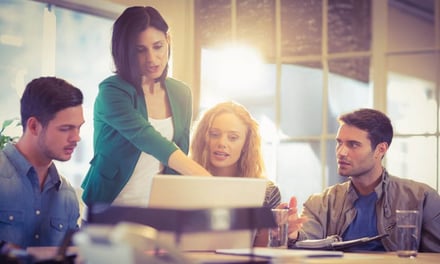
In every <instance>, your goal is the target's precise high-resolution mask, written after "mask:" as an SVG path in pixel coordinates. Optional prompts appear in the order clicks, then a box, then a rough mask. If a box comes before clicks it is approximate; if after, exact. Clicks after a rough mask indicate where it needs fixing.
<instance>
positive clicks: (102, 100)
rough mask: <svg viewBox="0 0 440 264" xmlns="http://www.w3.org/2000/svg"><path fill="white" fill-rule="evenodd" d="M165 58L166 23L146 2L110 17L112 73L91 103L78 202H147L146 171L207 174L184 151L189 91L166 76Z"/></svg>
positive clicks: (167, 50) (167, 43)
mask: <svg viewBox="0 0 440 264" xmlns="http://www.w3.org/2000/svg"><path fill="white" fill-rule="evenodd" d="M169 55H170V36H169V34H168V25H167V23H166V22H165V20H164V19H163V17H162V16H161V15H160V14H159V12H158V11H157V10H156V9H154V8H153V7H149V6H147V7H141V6H135V7H129V8H127V9H126V10H125V11H124V12H123V13H122V14H121V15H120V16H119V18H118V19H117V20H116V21H115V23H114V25H113V35H112V56H113V61H114V64H115V68H116V72H115V73H116V74H115V75H113V76H110V77H108V78H107V79H105V80H104V81H102V82H101V83H100V85H99V92H98V95H97V97H96V100H95V105H94V145H93V148H94V157H93V159H92V160H91V162H90V168H89V171H88V172H87V175H86V177H85V179H84V181H83V183H82V188H83V189H84V192H83V196H82V198H83V200H84V202H85V204H86V205H89V206H90V205H91V204H96V203H104V204H110V203H117V204H122V205H138V206H143V205H148V199H149V190H150V187H151V179H152V177H153V175H156V174H160V173H164V174H177V173H180V174H191V175H210V174H209V173H208V172H207V171H206V170H205V169H204V168H203V167H201V166H200V165H199V164H197V163H196V162H194V161H193V160H191V159H190V158H188V157H187V156H186V154H187V153H188V147H189V129H190V125H191V118H192V97H191V90H190V89H189V87H187V86H186V85H185V84H183V83H182V82H180V81H178V80H175V79H172V78H169V77H167V70H168V59H169Z"/></svg>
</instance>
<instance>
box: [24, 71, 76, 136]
mask: <svg viewBox="0 0 440 264" xmlns="http://www.w3.org/2000/svg"><path fill="white" fill-rule="evenodd" d="M82 103H83V94H82V92H81V90H80V89H78V88H76V87H75V86H73V85H72V84H70V83H68V82H66V81H65V80H63V79H59V78H56V77H40V78H37V79H33V80H32V81H31V82H29V83H28V84H27V85H26V89H25V90H24V92H23V95H22V97H21V100H20V111H21V124H22V126H23V131H24V130H26V122H27V120H28V119H29V118H30V117H35V118H37V119H38V121H39V122H40V123H41V124H42V125H43V127H46V126H47V124H48V123H49V121H50V120H52V119H53V118H54V117H55V115H56V113H57V112H59V111H61V110H63V109H65V108H68V107H73V106H77V105H82Z"/></svg>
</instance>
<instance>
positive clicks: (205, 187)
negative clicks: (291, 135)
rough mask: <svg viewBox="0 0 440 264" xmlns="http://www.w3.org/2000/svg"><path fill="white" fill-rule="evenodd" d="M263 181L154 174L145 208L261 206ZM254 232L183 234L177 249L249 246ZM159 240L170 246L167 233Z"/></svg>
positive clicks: (173, 238)
mask: <svg viewBox="0 0 440 264" xmlns="http://www.w3.org/2000/svg"><path fill="white" fill-rule="evenodd" d="M266 186H267V180H266V179H259V178H243V177H218V176H215V177H206V176H189V175H157V176H154V178H153V183H152V187H151V193H150V200H149V207H150V208H172V209H206V208H223V207H224V208H235V207H261V206H262V205H263V202H264V197H265V192H266ZM254 233H255V232H254V231H249V230H235V231H221V232H197V233H188V234H186V233H185V234H183V235H182V236H181V237H180V242H179V245H178V247H179V248H180V249H181V250H185V251H188V250H191V251H204V250H210V251H213V250H216V249H221V248H243V247H250V246H252V242H253V238H254ZM159 236H160V239H161V240H162V241H164V242H165V243H173V242H174V241H175V237H174V236H173V234H171V233H167V232H161V233H160V235H159Z"/></svg>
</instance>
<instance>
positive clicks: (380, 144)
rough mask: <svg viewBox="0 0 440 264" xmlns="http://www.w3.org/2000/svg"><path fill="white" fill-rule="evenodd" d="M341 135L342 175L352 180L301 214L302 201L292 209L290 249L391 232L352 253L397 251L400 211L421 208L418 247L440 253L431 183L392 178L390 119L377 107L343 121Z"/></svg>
mask: <svg viewBox="0 0 440 264" xmlns="http://www.w3.org/2000/svg"><path fill="white" fill-rule="evenodd" d="M339 124H340V126H339V130H338V133H337V136H336V142H337V144H336V158H337V163H338V173H339V174H340V175H341V176H345V177H348V181H346V182H344V183H341V184H336V185H333V186H330V187H328V188H327V189H325V190H324V191H323V192H322V193H319V194H314V195H312V196H310V197H309V199H308V200H307V201H306V202H305V203H304V207H303V211H302V215H301V217H298V216H297V214H296V211H297V209H296V198H295V197H292V198H291V201H290V205H289V207H290V208H292V210H291V215H290V217H289V247H295V242H296V241H298V240H305V239H322V238H326V237H327V236H330V235H339V236H340V237H342V239H343V240H351V239H356V238H360V237H365V236H369V237H372V236H376V235H380V234H388V235H389V236H387V237H385V238H383V239H382V240H377V241H374V242H370V243H368V244H364V245H361V246H357V247H353V248H350V250H374V251H395V250H397V245H398V233H397V228H396V210H397V209H409V210H419V212H420V219H419V224H418V227H417V228H418V234H420V235H419V237H418V241H417V243H418V249H419V251H426V252H440V196H439V193H438V192H437V191H436V190H434V189H433V188H431V187H429V186H428V185H426V184H424V183H420V182H416V181H413V180H409V179H403V178H399V177H395V176H391V175H389V174H388V172H387V171H386V169H385V168H384V167H383V166H382V159H383V157H384V156H385V154H386V152H387V150H388V148H389V147H390V144H391V141H392V137H393V127H392V125H391V122H390V120H389V118H388V117H387V116H386V115H384V114H383V113H381V112H379V111H377V110H373V109H360V110H357V111H354V112H351V113H348V114H345V115H342V116H340V117H339Z"/></svg>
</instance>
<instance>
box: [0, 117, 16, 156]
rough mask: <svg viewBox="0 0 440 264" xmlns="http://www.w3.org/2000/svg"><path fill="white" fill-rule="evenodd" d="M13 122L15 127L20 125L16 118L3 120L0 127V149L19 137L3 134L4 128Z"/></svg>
mask: <svg viewBox="0 0 440 264" xmlns="http://www.w3.org/2000/svg"><path fill="white" fill-rule="evenodd" d="M14 124H15V126H16V127H17V126H20V122H18V119H17V118H13V119H8V120H5V121H3V124H2V128H1V130H0V149H3V148H4V147H5V145H6V143H9V142H15V141H16V140H17V139H18V138H19V137H18V136H9V135H5V134H4V131H5V129H6V128H7V127H9V126H11V125H14Z"/></svg>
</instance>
